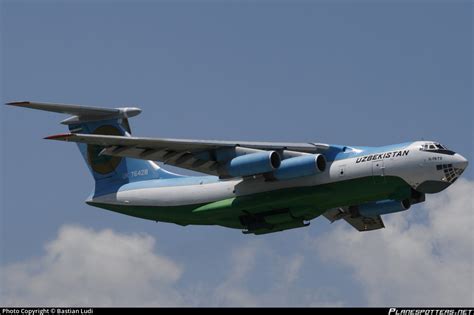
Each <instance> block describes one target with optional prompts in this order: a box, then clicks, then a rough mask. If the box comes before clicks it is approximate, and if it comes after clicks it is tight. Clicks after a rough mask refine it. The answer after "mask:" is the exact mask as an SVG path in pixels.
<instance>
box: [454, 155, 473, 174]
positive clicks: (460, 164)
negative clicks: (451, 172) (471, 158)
mask: <svg viewBox="0 0 474 315" xmlns="http://www.w3.org/2000/svg"><path fill="white" fill-rule="evenodd" d="M453 164H454V167H455V168H460V169H462V170H463V171H464V170H465V169H466V167H467V165H468V164H469V162H468V160H467V159H466V158H465V157H464V156H462V155H461V154H458V153H456V154H455V155H454V162H453Z"/></svg>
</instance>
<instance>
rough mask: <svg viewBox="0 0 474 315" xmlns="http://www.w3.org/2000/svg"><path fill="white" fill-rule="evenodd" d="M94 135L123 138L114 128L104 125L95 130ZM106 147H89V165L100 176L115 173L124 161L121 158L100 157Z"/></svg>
mask: <svg viewBox="0 0 474 315" xmlns="http://www.w3.org/2000/svg"><path fill="white" fill-rule="evenodd" d="M93 134H99V135H112V136H121V135H122V132H120V130H119V129H117V128H116V127H114V126H111V125H103V126H100V127H99V128H97V129H95V130H94V132H93ZM103 149H104V147H101V146H99V145H87V158H88V161H89V165H90V166H91V168H92V169H93V170H94V172H97V173H99V174H102V175H104V174H108V173H111V172H113V171H114V170H115V169H116V168H117V167H118V166H119V164H120V162H121V161H122V158H121V157H119V156H109V155H99V153H100V151H102V150H103Z"/></svg>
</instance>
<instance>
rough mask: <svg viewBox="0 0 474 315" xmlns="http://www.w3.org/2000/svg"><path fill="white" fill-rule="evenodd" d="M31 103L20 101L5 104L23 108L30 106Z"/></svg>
mask: <svg viewBox="0 0 474 315" xmlns="http://www.w3.org/2000/svg"><path fill="white" fill-rule="evenodd" d="M30 103H31V102H28V101H19V102H8V103H5V105H10V106H22V105H29V104H30Z"/></svg>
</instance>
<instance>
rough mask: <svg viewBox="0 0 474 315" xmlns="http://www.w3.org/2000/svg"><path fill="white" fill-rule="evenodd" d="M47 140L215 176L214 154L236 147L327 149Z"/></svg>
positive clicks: (314, 148)
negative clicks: (79, 144)
mask: <svg viewBox="0 0 474 315" xmlns="http://www.w3.org/2000/svg"><path fill="white" fill-rule="evenodd" d="M46 139H50V140H59V141H70V142H79V143H85V144H90V145H98V146H101V147H103V148H104V149H103V150H102V152H101V154H103V155H111V156H122V157H131V158H136V159H144V160H154V161H160V162H164V163H165V164H169V165H173V166H176V167H181V168H185V169H189V170H192V171H196V172H202V173H206V174H211V175H218V172H217V169H218V167H219V166H220V164H221V163H223V162H226V161H218V160H216V158H215V150H219V149H230V150H232V149H234V148H237V147H242V148H248V149H257V150H288V151H290V152H299V153H302V154H304V153H319V152H323V151H325V150H328V149H329V147H330V146H329V145H327V144H320V143H284V142H282V143H280V142H249V141H217V140H189V139H166V138H143V137H126V136H111V135H96V134H74V133H72V134H61V135H55V136H50V137H47V138H46Z"/></svg>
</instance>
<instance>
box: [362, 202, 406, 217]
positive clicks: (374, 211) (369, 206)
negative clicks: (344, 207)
mask: <svg viewBox="0 0 474 315" xmlns="http://www.w3.org/2000/svg"><path fill="white" fill-rule="evenodd" d="M410 206H411V203H410V200H409V199H405V200H403V201H396V200H381V201H376V202H371V203H366V204H363V205H360V206H358V207H357V208H358V211H359V214H360V215H361V216H364V217H375V216H378V215H382V214H387V213H393V212H400V211H404V210H408V209H409V208H410Z"/></svg>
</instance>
